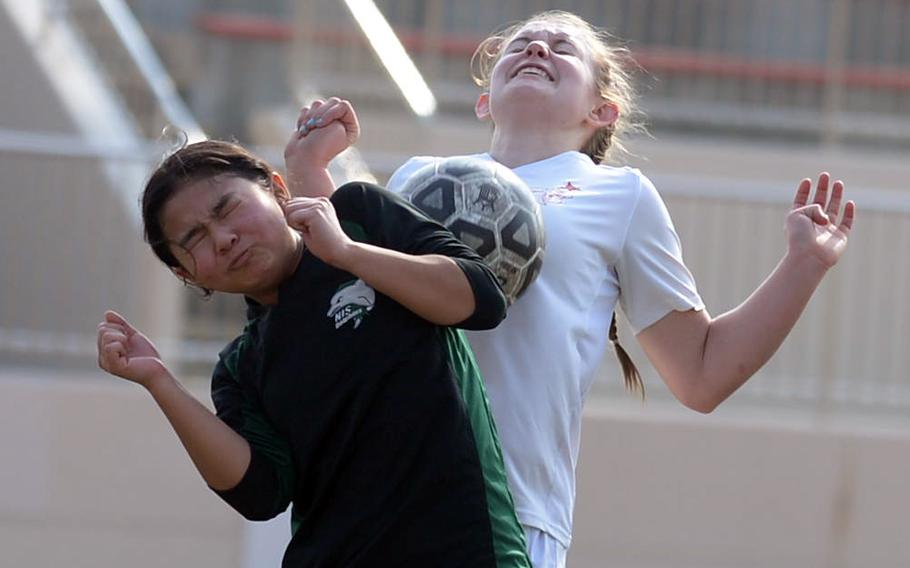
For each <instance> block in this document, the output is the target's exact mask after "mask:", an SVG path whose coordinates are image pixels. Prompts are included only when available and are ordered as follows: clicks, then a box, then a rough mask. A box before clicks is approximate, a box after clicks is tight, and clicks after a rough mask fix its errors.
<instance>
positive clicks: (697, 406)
mask: <svg viewBox="0 0 910 568" xmlns="http://www.w3.org/2000/svg"><path fill="white" fill-rule="evenodd" d="M681 402H682V403H683V404H684V405H685V406H686V408H688V409H690V410H694V411H695V412H699V413H701V414H711V413H712V412H714V410H715V409H716V408H717V407H718V406H719V405H720V402H715V401H712V400H707V399H704V398H697V399H696V398H693V399H686V400H681Z"/></svg>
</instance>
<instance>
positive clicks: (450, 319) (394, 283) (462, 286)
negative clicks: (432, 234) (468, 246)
mask: <svg viewBox="0 0 910 568" xmlns="http://www.w3.org/2000/svg"><path fill="white" fill-rule="evenodd" d="M338 267H339V268H341V269H343V270H346V271H348V272H350V273H352V274H355V275H356V276H358V277H359V278H361V279H362V280H363V281H364V282H366V283H367V284H369V285H370V286H372V287H373V288H374V289H376V290H377V291H379V292H381V293H383V294H385V295H386V296H389V297H390V298H392V299H393V300H395V301H396V302H398V303H399V304H401V305H403V306H404V307H406V308H408V309H409V310H411V311H412V312H414V313H415V314H417V315H419V316H420V317H422V318H424V319H426V320H428V321H431V322H433V323H435V324H438V325H453V324H456V323H459V322H461V321H463V320H465V319H467V318H468V317H470V316H471V315H472V314H473V313H474V309H475V300H474V293H473V290H472V289H471V284H470V283H469V282H468V279H467V277H466V276H465V274H464V273H463V272H462V270H461V268H459V267H458V265H457V264H456V263H455V261H453V260H452V259H450V258H448V257H445V256H442V255H435V254H434V255H421V256H415V255H409V254H404V253H401V252H397V251H393V250H389V249H385V248H380V247H376V246H372V245H368V244H363V243H352V244H351V246H350V248H349V250H348V253H347V254H346V255H345V260H344V261H343V262H341V263H339V265H338Z"/></svg>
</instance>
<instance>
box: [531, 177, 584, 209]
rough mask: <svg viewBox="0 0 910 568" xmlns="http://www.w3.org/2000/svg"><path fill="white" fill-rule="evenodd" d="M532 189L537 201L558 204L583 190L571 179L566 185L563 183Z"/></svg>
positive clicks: (542, 203)
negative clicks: (556, 185)
mask: <svg viewBox="0 0 910 568" xmlns="http://www.w3.org/2000/svg"><path fill="white" fill-rule="evenodd" d="M531 191H532V192H533V193H534V197H535V198H537V202H538V203H540V204H541V205H551V204H555V205H558V204H560V203H565V202H566V201H567V200H569V199H572V198H573V197H575V196H574V195H573V193H575V192H576V191H581V188H580V187H578V186H577V185H575V184H573V183H572V182H571V181H567V182H566V183H565V185H561V186H559V187H556V188H550V189H533V190H531Z"/></svg>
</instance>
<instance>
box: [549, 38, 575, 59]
mask: <svg viewBox="0 0 910 568" xmlns="http://www.w3.org/2000/svg"><path fill="white" fill-rule="evenodd" d="M553 51H555V52H556V53H561V54H563V55H574V54H575V53H576V52H577V50H576V49H575V45H574V44H573V43H572V42H570V41H567V40H560V41H557V42H556V43H555V44H554V45H553Z"/></svg>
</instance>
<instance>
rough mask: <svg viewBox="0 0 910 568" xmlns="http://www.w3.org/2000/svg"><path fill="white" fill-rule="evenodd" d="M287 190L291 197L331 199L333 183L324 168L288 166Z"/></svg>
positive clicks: (333, 188) (333, 189)
mask: <svg viewBox="0 0 910 568" xmlns="http://www.w3.org/2000/svg"><path fill="white" fill-rule="evenodd" d="M288 190H290V192H291V196H292V197H331V196H332V193H333V192H334V191H335V182H334V180H332V175H331V174H330V173H329V170H328V169H327V168H325V167H315V166H294V167H293V169H292V167H291V165H288Z"/></svg>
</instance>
